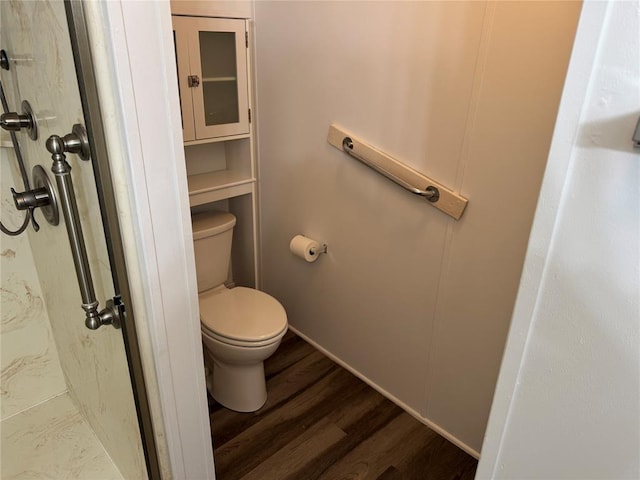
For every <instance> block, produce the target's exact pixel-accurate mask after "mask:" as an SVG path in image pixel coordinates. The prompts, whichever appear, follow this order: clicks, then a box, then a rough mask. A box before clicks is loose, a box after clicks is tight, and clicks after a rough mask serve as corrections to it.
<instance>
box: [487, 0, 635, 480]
mask: <svg viewBox="0 0 640 480" xmlns="http://www.w3.org/2000/svg"><path fill="white" fill-rule="evenodd" d="M638 11H639V10H638V2H637V1H634V2H616V1H611V2H585V3H584V5H583V7H582V14H581V18H580V26H579V28H578V33H577V36H576V41H575V46H574V51H573V55H572V59H571V65H570V68H569V73H568V76H567V82H566V85H565V89H564V94H563V98H562V103H561V107H560V113H559V115H558V120H557V122H556V129H555V132H554V138H553V143H552V147H551V152H550V155H549V162H548V165H547V171H546V173H545V180H544V184H543V188H542V192H541V195H540V200H539V204H538V210H537V212H536V217H535V223H534V227H533V230H532V232H531V237H530V242H529V249H528V253H527V259H526V261H525V267H524V274H523V277H522V281H521V284H520V290H519V293H518V300H517V303H516V307H515V310H514V315H513V320H512V324H511V332H510V334H509V339H508V343H507V347H506V350H505V355H504V359H503V362H502V368H501V371H500V378H499V381H498V387H497V389H496V393H495V396H494V401H493V406H492V411H491V417H490V419H489V424H488V427H487V434H486V436H485V441H484V445H483V447H482V452H481V458H480V464H479V466H478V473H477V477H476V478H478V479H487V478H504V479H512V478H531V479H547V478H555V479H569V478H572V479H573V478H594V479H595V478H602V479H604V478H606V479H617V478H640V455H639V454H638V453H639V452H640V408H639V405H640V360H639V359H640V322H639V319H640V290H639V289H638V285H640V271H639V269H638V266H639V265H640V150H638V149H637V148H634V147H633V143H632V134H633V132H634V129H635V126H636V123H637V121H638V115H640V80H639V79H640V63H639V62H638V57H637V52H638V51H639V49H640V37H638V31H639V29H640V15H639V14H638ZM632 52H636V53H632Z"/></svg>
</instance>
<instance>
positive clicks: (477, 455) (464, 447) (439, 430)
mask: <svg viewBox="0 0 640 480" xmlns="http://www.w3.org/2000/svg"><path fill="white" fill-rule="evenodd" d="M289 329H290V330H291V331H292V332H293V333H295V334H296V335H298V336H299V337H300V338H302V339H303V340H304V341H306V342H308V343H310V344H311V345H313V347H314V348H316V349H317V350H319V351H320V352H322V353H323V354H324V355H326V356H327V357H329V358H330V359H331V360H333V361H334V362H336V363H337V364H338V365H340V366H341V367H342V368H344V369H345V370H348V371H349V372H351V373H352V374H354V375H355V376H356V377H358V378H359V379H360V380H362V381H363V382H365V383H366V384H367V385H369V386H370V387H371V388H373V389H375V390H376V391H378V392H379V393H380V394H381V395H384V396H385V397H386V398H388V399H389V400H391V401H392V402H393V403H395V404H396V405H397V406H399V407H400V408H401V409H403V410H404V411H405V412H407V413H408V414H409V415H411V416H412V417H414V418H415V419H416V420H418V421H419V422H420V423H423V424H424V425H426V426H427V427H429V428H430V429H431V430H433V431H434V432H436V433H437V434H438V435H441V436H443V437H444V438H446V439H447V440H449V441H450V442H451V443H453V444H454V445H456V446H457V447H459V448H461V449H462V450H464V451H465V452H467V453H468V454H469V455H471V456H472V457H475V458H480V453H479V452H477V451H476V450H474V449H473V448H471V447H470V446H469V445H467V444H466V443H464V442H463V441H461V440H460V439H458V438H456V437H455V436H453V435H451V434H450V433H449V432H447V431H446V430H445V429H443V428H442V427H440V426H439V425H437V424H436V423H434V422H432V421H431V420H429V419H428V418H425V417H423V416H422V415H420V414H419V413H418V412H416V411H415V410H414V409H413V408H411V407H410V406H408V405H407V404H405V403H404V402H402V401H401V400H399V399H398V398H396V397H394V396H393V395H392V394H390V393H389V392H387V391H386V390H385V389H384V388H382V387H381V386H380V385H378V384H376V383H375V382H373V381H372V380H371V379H369V378H367V377H366V376H365V375H363V374H362V373H360V372H359V371H357V370H356V369H355V368H353V367H351V366H350V365H348V364H347V363H345V362H344V361H342V360H341V359H340V358H338V357H336V356H335V355H334V354H333V353H331V352H329V351H327V350H326V349H325V348H323V347H322V346H321V345H318V344H317V343H316V342H314V341H313V340H311V339H310V338H309V337H307V336H306V335H305V334H304V333H301V332H300V331H299V330H297V329H296V328H295V327H293V326H291V325H289Z"/></svg>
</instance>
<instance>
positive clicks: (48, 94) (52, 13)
mask: <svg viewBox="0 0 640 480" xmlns="http://www.w3.org/2000/svg"><path fill="white" fill-rule="evenodd" d="M0 18H1V19H2V29H1V35H2V47H3V48H4V49H6V50H7V52H9V57H10V58H11V59H13V61H12V66H11V70H10V71H8V72H6V71H4V70H3V71H2V81H3V85H4V87H5V91H6V93H7V96H8V97H9V98H8V100H9V103H10V105H12V106H15V105H20V101H21V100H28V101H29V102H30V103H31V106H32V107H33V109H34V111H35V113H36V116H37V117H38V128H39V131H40V136H39V138H38V139H37V141H31V140H29V139H28V138H27V136H26V134H25V133H22V132H21V133H20V134H19V135H20V138H21V141H22V146H23V152H24V155H25V160H26V162H27V171H29V172H31V169H32V168H33V167H34V165H36V164H40V165H42V166H43V167H44V168H45V170H47V171H48V172H50V169H51V156H50V154H49V153H48V152H47V150H46V147H45V142H46V139H47V138H48V137H49V136H50V135H53V134H56V135H61V136H62V135H65V134H67V133H69V132H70V131H71V129H72V126H73V125H74V124H76V123H82V124H84V123H85V122H84V115H83V112H82V106H81V103H80V96H79V90H78V84H77V79H76V73H75V67H74V63H73V56H72V53H71V44H70V39H69V33H68V26H67V21H66V15H65V9H64V4H63V2H62V1H44V0H43V1H37V2H24V1H13V0H12V1H0ZM14 108H16V107H14ZM67 161H68V162H69V164H70V165H71V168H72V171H71V176H72V178H73V184H74V189H75V193H76V198H77V202H78V210H79V215H80V218H81V220H82V228H83V232H84V240H85V244H86V247H87V253H88V257H89V262H90V267H91V272H92V274H93V283H94V287H95V292H96V297H97V299H98V300H99V302H100V306H101V307H102V306H104V304H105V300H106V299H108V298H111V297H112V296H113V295H114V287H113V284H112V279H111V270H110V265H109V259H108V255H107V248H106V244H105V238H104V231H103V227H102V221H101V216H100V209H99V204H98V197H97V193H96V186H95V179H94V175H93V169H92V166H91V163H90V162H84V161H82V160H80V159H79V158H78V157H77V156H76V155H73V154H69V155H68V156H67ZM50 176H51V178H52V179H53V175H52V174H50ZM41 226H42V228H41V230H40V232H38V233H34V232H32V231H30V232H29V242H30V244H31V250H32V252H33V258H34V263H35V266H36V270H37V273H38V278H39V280H40V285H41V287H42V297H43V299H44V304H45V305H46V308H47V311H48V314H49V318H50V320H51V325H52V331H53V337H54V339H55V343H56V345H57V348H58V354H59V358H60V364H61V366H62V370H63V372H64V377H65V380H66V383H67V388H68V390H69V395H70V396H71V398H72V400H73V401H74V403H75V404H76V405H77V406H78V408H79V410H80V412H81V413H82V415H83V416H84V417H85V419H86V420H87V422H88V423H89V425H90V426H91V428H92V429H93V431H94V432H95V434H96V436H97V438H98V439H99V440H100V442H101V443H102V444H103V446H104V448H105V450H106V451H107V452H108V454H109V456H110V457H111V458H112V460H113V462H114V463H115V464H116V466H117V467H118V469H119V470H120V472H121V473H122V475H123V477H124V478H127V479H144V478H146V477H147V474H146V467H145V461H144V453H143V450H142V444H141V440H140V432H139V428H138V421H137V414H136V409H135V403H134V399H133V392H132V388H131V382H130V378H129V370H128V365H127V359H126V354H125V349H124V342H123V338H122V331H121V330H116V329H114V328H112V327H103V328H100V329H99V330H95V331H90V330H88V329H87V328H85V326H84V312H83V311H82V309H81V307H80V305H81V303H82V300H81V297H80V291H79V288H78V284H77V280H76V274H75V270H74V266H73V265H74V264H73V259H72V256H71V250H70V247H69V241H68V238H67V233H66V230H65V227H64V224H63V221H61V224H60V225H58V226H51V225H49V224H47V223H46V222H42V225H41Z"/></svg>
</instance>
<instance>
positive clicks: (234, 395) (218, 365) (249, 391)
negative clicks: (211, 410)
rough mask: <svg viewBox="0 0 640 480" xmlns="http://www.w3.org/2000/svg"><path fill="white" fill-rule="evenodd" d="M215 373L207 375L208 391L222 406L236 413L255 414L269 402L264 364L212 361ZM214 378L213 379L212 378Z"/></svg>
mask: <svg viewBox="0 0 640 480" xmlns="http://www.w3.org/2000/svg"><path fill="white" fill-rule="evenodd" d="M212 360H213V361H212V363H213V371H212V372H211V373H210V375H207V389H208V390H209V393H210V394H211V396H212V397H213V398H214V399H215V400H216V401H217V402H218V403H220V404H221V405H222V406H224V407H226V408H228V409H230V410H234V411H236V412H245V413H248V412H255V411H256V410H259V409H260V408H261V407H262V406H263V405H264V404H265V402H266V401H267V385H266V382H265V379H264V363H263V362H259V363H257V364H253V365H228V364H225V363H223V362H220V361H219V360H217V359H215V358H214V359H212ZM210 377H212V378H210Z"/></svg>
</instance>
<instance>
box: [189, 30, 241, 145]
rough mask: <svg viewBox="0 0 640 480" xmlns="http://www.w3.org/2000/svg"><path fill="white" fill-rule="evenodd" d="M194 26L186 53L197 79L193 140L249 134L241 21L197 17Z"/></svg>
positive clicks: (194, 89) (194, 90) (194, 97)
mask: <svg viewBox="0 0 640 480" xmlns="http://www.w3.org/2000/svg"><path fill="white" fill-rule="evenodd" d="M194 24H195V25H194V28H193V31H192V32H190V41H189V50H190V60H191V62H190V63H191V71H192V75H196V76H197V77H198V78H199V80H200V82H199V85H197V86H194V87H195V88H193V89H192V91H193V110H194V118H195V129H196V138H198V139H203V138H210V137H218V136H229V135H240V134H246V133H249V105H248V92H247V47H246V43H245V22H244V20H233V19H218V18H198V19H194ZM194 59H195V62H194ZM194 63H196V64H195V65H194Z"/></svg>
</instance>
